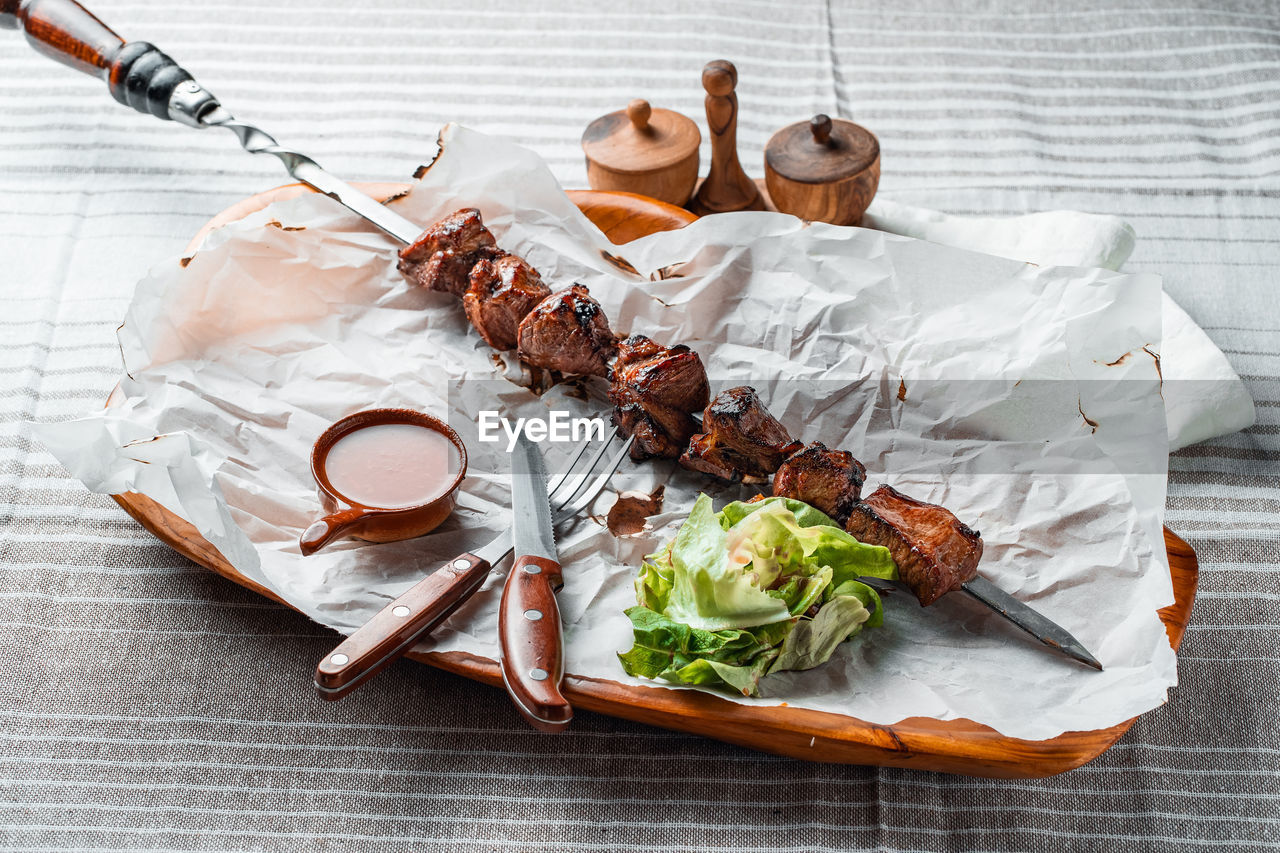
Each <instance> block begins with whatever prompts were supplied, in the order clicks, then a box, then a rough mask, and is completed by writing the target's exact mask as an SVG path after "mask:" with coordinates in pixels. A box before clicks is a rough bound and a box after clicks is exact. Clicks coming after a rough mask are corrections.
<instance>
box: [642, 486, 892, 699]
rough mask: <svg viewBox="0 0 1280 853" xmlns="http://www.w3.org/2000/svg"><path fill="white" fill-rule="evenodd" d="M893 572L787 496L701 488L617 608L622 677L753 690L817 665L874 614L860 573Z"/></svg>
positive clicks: (867, 548)
mask: <svg viewBox="0 0 1280 853" xmlns="http://www.w3.org/2000/svg"><path fill="white" fill-rule="evenodd" d="M862 576H868V577H881V578H889V579H892V578H896V577H897V569H896V567H895V566H894V563H893V559H892V557H891V556H890V555H889V551H888V549H886V548H881V547H879V546H875V545H866V544H863V543H861V542H859V541H858V540H857V539H855V538H854V537H853V536H850V535H849V534H848V533H846V532H845V531H844V530H842V529H841V528H840V526H839V525H838V524H836V522H835V521H833V520H832V519H831V518H829V517H828V516H827V515H825V514H824V513H822V512H820V511H819V510H817V509H815V508H813V507H811V506H809V505H808V504H805V503H802V502H800V501H795V500H791V499H789V498H767V499H765V500H760V501H754V502H743V501H735V502H734V503H730V504H728V505H727V506H725V507H724V509H722V510H721V511H720V512H718V513H717V512H715V511H714V510H713V507H712V504H711V499H710V498H709V497H707V496H706V495H700V496H699V497H698V500H697V501H696V502H695V504H694V506H693V509H692V511H691V512H690V514H689V518H688V519H687V520H686V521H685V523H684V524H683V525H682V526H681V527H680V530H679V532H678V533H677V534H676V537H675V539H673V540H672V541H671V542H669V543H667V544H665V545H664V546H663V547H662V548H661V549H659V550H658V551H657V552H655V553H653V554H650V555H649V556H647V557H645V560H644V563H643V565H642V566H641V567H640V571H639V573H638V574H637V576H636V580H635V589H636V601H637V603H638V606H636V607H632V608H630V609H629V610H627V616H628V617H629V618H630V619H631V623H632V629H633V634H634V639H635V642H634V645H633V647H632V648H631V649H630V650H629V651H627V652H625V653H622V654H619V655H618V658H619V660H620V661H621V663H622V666H623V668H624V669H625V670H626V671H627V672H628V673H629V674H631V675H635V676H641V677H646V678H661V679H664V680H666V681H670V682H673V683H676V684H688V685H701V686H707V687H714V688H718V689H727V690H733V691H737V692H741V693H743V694H745V695H755V694H756V693H757V692H758V685H759V682H760V679H761V678H763V677H764V676H765V675H767V674H768V673H770V672H776V671H780V670H784V669H810V668H812V667H815V666H818V665H820V664H822V663H825V662H826V661H827V660H828V659H830V657H831V655H832V653H833V652H834V651H835V649H836V647H837V646H839V644H840V643H842V642H844V641H845V640H848V639H849V638H850V637H853V636H855V635H856V634H858V633H859V632H860V631H862V630H863V628H869V627H875V626H878V625H880V624H882V622H883V620H884V613H883V608H882V605H881V602H880V597H879V595H877V594H876V591H875V590H874V589H872V588H871V587H869V586H867V585H866V584H864V583H861V582H859V581H858V580H857V578H858V577H862Z"/></svg>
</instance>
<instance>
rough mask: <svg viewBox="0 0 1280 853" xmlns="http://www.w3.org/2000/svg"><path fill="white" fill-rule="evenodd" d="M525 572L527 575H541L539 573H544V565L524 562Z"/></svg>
mask: <svg viewBox="0 0 1280 853" xmlns="http://www.w3.org/2000/svg"><path fill="white" fill-rule="evenodd" d="M524 573H525V574H526V575H539V574H542V566H539V565H538V564H537V563H525V564H524Z"/></svg>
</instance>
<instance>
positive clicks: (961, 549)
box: [845, 486, 982, 607]
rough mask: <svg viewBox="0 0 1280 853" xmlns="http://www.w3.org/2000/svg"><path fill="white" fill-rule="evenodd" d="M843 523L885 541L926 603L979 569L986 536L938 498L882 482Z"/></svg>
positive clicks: (858, 534) (861, 536)
mask: <svg viewBox="0 0 1280 853" xmlns="http://www.w3.org/2000/svg"><path fill="white" fill-rule="evenodd" d="M845 529H846V530H848V531H849V533H851V534H852V535H853V536H854V538H856V539H857V540H858V541H860V542H867V543H869V544H871V545H883V546H884V547H886V548H888V549H889V553H890V554H892V555H893V561H894V562H895V563H897V564H898V576H899V577H900V578H901V579H902V580H903V581H905V582H906V584H907V586H909V587H911V591H912V592H914V593H915V594H916V598H918V599H920V605H921V606H922V607H928V606H929V605H930V604H933V602H935V601H937V600H938V599H939V598H941V597H942V596H944V595H946V594H947V593H949V592H954V591H955V590H957V589H959V588H960V585H961V584H963V583H964V582H965V581H968V580H972V579H973V578H974V577H975V576H976V575H977V574H978V560H979V559H981V557H982V537H981V536H980V535H979V534H978V532H977V531H976V530H972V529H970V528H969V527H968V526H967V525H965V524H962V523H961V522H960V520H959V519H958V518H956V517H955V516H954V515H952V514H951V511H950V510H948V509H946V508H945V507H940V506H938V505H937V504H931V503H925V502H924V501H918V500H916V499H915V498H911V497H907V496H906V495H904V494H902V492H899V491H898V490H897V489H894V488H891V487H889V486H881V487H880V488H878V489H876V490H875V491H874V492H872V493H871V494H870V495H869V496H868V497H867V499H866V500H864V501H862V502H860V503H858V504H855V505H854V507H853V513H852V515H850V516H849V522H848V524H846V525H845Z"/></svg>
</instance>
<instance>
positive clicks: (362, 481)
mask: <svg viewBox="0 0 1280 853" xmlns="http://www.w3.org/2000/svg"><path fill="white" fill-rule="evenodd" d="M466 473H467V449H466V447H465V446H464V445H463V444H462V439H461V438H459V437H458V434H457V433H456V432H454V431H453V430H452V429H451V428H450V427H449V425H448V424H446V423H444V422H443V421H440V420H438V419H436V418H433V417H431V416H430V415H425V414H422V413H421V412H416V411H413V410H412V409H369V410H367V411H363V412H356V413H355V414H353V415H348V416H346V417H345V418H342V419H341V420H339V421H337V422H336V423H334V424H333V425H332V426H330V427H329V428H328V429H327V430H325V431H324V433H323V434H322V435H321V436H320V437H319V438H318V439H316V443H315V445H314V446H313V447H312V449H311V474H312V476H314V477H315V481H316V486H317V487H318V488H319V492H320V500H321V503H322V505H323V507H324V512H325V515H324V516H323V517H322V518H319V519H317V520H316V521H315V522H313V523H312V524H311V526H310V527H308V528H307V529H306V530H305V531H303V533H302V536H301V537H300V538H299V540H298V545H299V547H301V549H302V553H303V555H304V556H305V555H309V554H314V553H315V552H316V551H318V550H320V549H321V548H322V547H324V546H325V545H327V544H328V543H329V542H332V541H333V540H334V539H337V538H339V537H342V536H352V537H355V538H357V539H364V540H366V541H368V542H395V541H398V540H400V539H412V538H413V537H415V536H422V535H423V534H425V533H428V532H430V531H431V530H433V529H435V528H436V527H437V526H438V525H439V524H440V523H441V522H442V521H444V520H445V519H446V518H447V517H448V516H449V513H451V512H452V511H453V507H454V505H455V503H456V495H457V491H458V486H459V485H460V484H461V483H462V479H463V477H465V476H466Z"/></svg>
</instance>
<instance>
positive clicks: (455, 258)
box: [398, 207, 498, 296]
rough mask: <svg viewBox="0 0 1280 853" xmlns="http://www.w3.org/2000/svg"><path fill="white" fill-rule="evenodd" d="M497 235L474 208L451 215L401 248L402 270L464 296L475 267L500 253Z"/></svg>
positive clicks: (413, 278)
mask: <svg viewBox="0 0 1280 853" xmlns="http://www.w3.org/2000/svg"><path fill="white" fill-rule="evenodd" d="M497 245H498V244H497V242H496V241H495V240H494V239H493V234H492V233H490V232H489V229H488V228H485V227H484V222H482V221H481V219H480V211H478V210H476V209H475V208H474V207H465V208H463V209H462V210H459V211H455V212H454V213H451V214H449V215H448V216H446V217H445V218H444V219H441V220H440V221H439V222H437V223H436V224H435V225H432V226H431V227H430V228H428V229H427V230H426V231H423V232H422V236H420V237H418V239H417V241H416V242H415V243H413V245H411V246H406V247H405V248H403V249H401V250H400V264H399V266H398V269H399V270H400V272H401V273H402V274H403V275H404V277H405V278H407V279H409V280H410V281H412V282H413V283H415V284H417V285H419V286H421V287H425V288H427V289H428V290H438V291H440V292H441V293H452V294H453V295H454V296H461V295H462V294H463V293H465V292H466V290H467V287H468V285H469V284H470V281H469V277H470V275H471V268H472V267H474V266H475V265H476V262H477V261H480V260H482V259H483V258H487V257H492V256H493V255H495V254H496V252H497Z"/></svg>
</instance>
